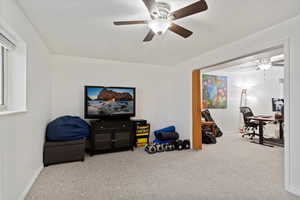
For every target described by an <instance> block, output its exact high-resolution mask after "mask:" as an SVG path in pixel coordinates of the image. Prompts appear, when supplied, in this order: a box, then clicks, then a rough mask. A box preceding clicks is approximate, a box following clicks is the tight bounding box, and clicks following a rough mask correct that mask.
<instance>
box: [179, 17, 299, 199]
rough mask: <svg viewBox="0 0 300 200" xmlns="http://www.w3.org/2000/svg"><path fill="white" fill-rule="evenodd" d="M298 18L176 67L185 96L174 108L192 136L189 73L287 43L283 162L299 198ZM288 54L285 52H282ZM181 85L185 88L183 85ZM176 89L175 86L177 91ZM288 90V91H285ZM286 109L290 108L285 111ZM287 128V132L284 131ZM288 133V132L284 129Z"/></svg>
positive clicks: (288, 179) (181, 125) (183, 95)
mask: <svg viewBox="0 0 300 200" xmlns="http://www.w3.org/2000/svg"><path fill="white" fill-rule="evenodd" d="M299 24H300V16H298V17H296V18H293V19H290V20H288V21H286V22H284V23H281V24H278V25H276V26H274V27H271V28H268V29H266V30H264V31H261V32H258V33H256V34H254V35H251V36H248V37H246V38H244V39H242V40H239V41H236V42H234V43H231V44H229V45H226V46H223V47H220V48H218V49H216V50H213V51H210V52H207V53H205V54H203V55H201V56H199V57H197V58H194V59H192V60H189V61H187V62H184V63H180V64H179V65H178V74H180V76H181V80H182V82H181V84H180V85H181V86H182V87H183V88H182V89H181V90H182V91H185V93H184V94H183V93H182V94H181V98H177V104H178V105H182V106H181V107H180V109H178V110H177V111H178V114H177V115H178V116H179V114H181V115H180V116H179V118H178V126H179V127H180V128H182V131H184V132H187V133H189V135H190V136H191V134H192V111H191V108H192V105H191V102H192V101H191V94H192V89H191V85H192V81H191V73H192V70H193V69H199V68H202V67H205V66H210V65H214V64H217V63H220V62H223V61H226V60H230V59H234V58H237V57H240V56H244V55H247V54H249V53H255V52H258V51H260V50H262V49H265V48H269V47H273V46H277V45H279V44H282V43H285V42H286V41H289V51H290V56H289V57H287V60H288V61H290V63H289V62H288V64H290V72H289V73H288V74H287V75H288V77H285V78H286V81H285V87H288V86H289V85H290V90H285V91H288V92H290V99H289V100H288V102H286V103H287V104H286V107H285V108H287V109H289V110H290V115H289V116H287V115H286V116H285V118H286V120H287V122H289V124H290V126H287V127H289V128H290V130H289V132H290V137H289V135H288V134H286V135H285V141H286V143H289V144H290V145H289V146H290V147H289V149H287V148H286V149H285V159H286V166H285V170H286V189H288V190H289V191H291V192H293V193H297V194H298V195H300V158H299V156H298V155H299V154H300V135H299V134H298V126H297V124H298V123H297V122H298V121H297V119H298V113H300V104H298V103H296V102H299V101H300V92H299V90H298V89H297V85H299V84H300V79H299V76H300V68H299V66H300V57H299V55H300V26H299ZM285 51H287V49H285ZM182 83H184V84H182ZM178 86H179V85H177V87H178ZM285 89H288V88H285ZM287 105H288V106H289V107H290V108H288V107H287ZM287 127H286V128H287ZM286 131H287V129H286Z"/></svg>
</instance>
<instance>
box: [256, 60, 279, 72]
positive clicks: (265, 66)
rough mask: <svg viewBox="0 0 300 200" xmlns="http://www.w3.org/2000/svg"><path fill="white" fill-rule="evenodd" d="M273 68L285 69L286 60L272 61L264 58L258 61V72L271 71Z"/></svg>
mask: <svg viewBox="0 0 300 200" xmlns="http://www.w3.org/2000/svg"><path fill="white" fill-rule="evenodd" d="M271 67H284V58H283V59H280V60H276V61H272V60H271V58H263V59H260V60H258V61H256V70H257V71H259V70H269V69H270V68H271Z"/></svg>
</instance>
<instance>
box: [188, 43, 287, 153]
mask: <svg viewBox="0 0 300 200" xmlns="http://www.w3.org/2000/svg"><path fill="white" fill-rule="evenodd" d="M285 58H288V57H287V56H285V49H284V46H283V45H280V46H276V47H272V48H268V49H265V50H262V51H259V52H256V53H252V54H249V55H245V56H243V57H239V58H236V59H232V60H229V61H226V62H222V63H218V64H215V65H212V66H208V67H204V68H201V69H196V70H194V71H193V75H192V77H193V81H192V83H193V89H192V92H193V98H192V100H193V102H192V105H193V116H192V117H193V146H194V149H195V150H201V149H202V148H203V145H202V128H201V127H202V123H203V119H202V115H201V111H203V110H204V109H207V108H210V109H209V110H212V112H213V113H214V114H215V115H217V119H216V121H217V122H218V121H220V119H221V121H222V118H223V124H221V128H222V129H225V131H228V130H229V127H231V130H230V131H236V132H241V134H242V133H243V131H245V127H243V126H242V123H243V122H242V121H243V119H242V116H241V113H240V107H241V106H247V104H250V105H249V106H250V107H251V106H254V107H256V108H254V109H256V110H259V113H269V114H272V115H273V114H274V116H275V110H274V108H271V106H273V105H272V104H274V101H275V100H276V99H277V100H278V101H281V100H283V99H285V104H286V106H285V107H284V109H283V110H282V112H279V111H277V112H276V113H277V114H283V113H288V99H289V98H288V95H289V94H288V93H284V90H286V88H288V85H285V86H284V77H288V73H289V69H288V60H287V59H285ZM236 71H239V72H241V73H239V74H238V73H236V74H235V76H234V80H233V82H234V83H233V84H229V85H228V87H230V88H229V92H231V93H230V94H224V95H225V96H224V99H225V102H223V104H224V105H214V103H216V102H212V99H207V98H210V97H211V96H212V97H215V98H219V103H220V99H221V100H222V98H221V97H220V95H219V96H218V95H217V94H215V95H211V96H209V97H208V96H207V95H210V94H203V93H204V91H207V90H203V83H204V84H205V83H207V82H205V81H204V82H203V80H202V79H203V75H205V76H206V78H207V76H209V75H211V76H214V75H215V76H216V75H218V73H219V75H222V73H223V74H231V77H230V78H231V79H232V74H234V73H235V72H236ZM214 72H215V74H214ZM220 73H221V74H220ZM277 75H278V76H277ZM220 77H222V76H220ZM224 77H225V79H226V78H227V77H226V76H224ZM251 77H252V80H251ZM253 77H254V79H253ZM208 78H209V77H208ZM212 78H215V77H212ZM270 79H272V80H270ZM275 79H276V80H275ZM208 81H210V80H208ZM226 81H227V80H226ZM270 81H273V83H274V84H272V82H270ZM226 83H227V82H226ZM230 83H232V80H231V81H230ZM226 87H227V86H226ZM255 88H256V89H255ZM206 89H207V88H206ZM223 89H224V88H223ZM225 89H228V88H225ZM264 89H265V90H266V91H269V92H268V93H264V92H263V90H264ZM251 90H252V91H251ZM220 91H221V90H220ZM226 92H227V93H228V91H226ZM250 92H251V93H250ZM243 93H244V95H243ZM237 94H239V95H237ZM266 94H269V96H268V95H266ZM228 95H229V96H228ZM203 96H204V98H203ZM232 96H234V98H233V97H232ZM243 96H244V97H243ZM258 96H260V98H259V99H260V103H256V104H255V101H258V100H259V99H258ZM224 99H223V100H224ZM262 100H263V101H262ZM273 100H274V101H273ZM283 101H284V100H283ZM259 107H260V108H259ZM233 110H234V111H233ZM228 111H229V112H228ZM230 112H231V113H230ZM272 112H274V113H272ZM234 113H235V114H234ZM222 114H223V115H222ZM228 114H230V115H231V119H228V118H226V117H225V115H227V116H228ZM261 115H263V114H261ZM232 116H233V117H232ZM232 118H234V120H232ZM224 119H227V121H228V122H225V121H226V120H224ZM224 124H226V125H224ZM282 124H283V123H282ZM284 124H285V127H284V128H283V126H280V128H279V129H280V130H281V132H280V130H279V131H278V127H277V128H276V129H277V132H276V135H277V136H278V135H281V137H282V139H283V136H282V132H283V131H282V130H283V129H285V132H286V134H285V135H286V138H287V136H288V126H289V124H288V123H284ZM224 126H225V127H224ZM273 129H274V127H273ZM279 132H280V133H279ZM286 141H287V140H286ZM282 145H283V143H282Z"/></svg>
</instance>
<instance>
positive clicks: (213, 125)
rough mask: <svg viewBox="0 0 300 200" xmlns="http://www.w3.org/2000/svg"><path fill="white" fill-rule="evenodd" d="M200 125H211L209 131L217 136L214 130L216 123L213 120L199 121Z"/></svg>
mask: <svg viewBox="0 0 300 200" xmlns="http://www.w3.org/2000/svg"><path fill="white" fill-rule="evenodd" d="M201 126H209V127H211V131H212V134H213V136H217V132H216V124H215V122H203V121H202V122H201Z"/></svg>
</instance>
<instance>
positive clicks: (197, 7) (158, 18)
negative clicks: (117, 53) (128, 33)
mask: <svg viewBox="0 0 300 200" xmlns="http://www.w3.org/2000/svg"><path fill="white" fill-rule="evenodd" d="M143 2H144V4H145V5H146V7H147V8H148V11H149V14H150V17H151V20H139V21H116V22H114V25H136V24H147V25H148V27H149V29H150V31H149V33H148V34H147V36H146V37H145V39H144V42H149V41H151V40H152V39H153V37H154V36H155V35H162V34H164V33H165V32H166V31H167V30H170V31H172V32H174V33H176V34H178V35H180V36H182V37H183V38H188V37H190V36H191V35H192V34H193V32H192V31H190V30H187V29H186V28H183V27H182V26H179V25H177V24H174V23H173V21H175V20H177V19H181V18H184V17H187V16H190V15H193V14H196V13H199V12H203V11H205V10H207V9H208V6H207V3H206V2H205V0H200V1H197V2H196V3H193V4H191V5H189V6H186V7H184V8H181V9H179V10H177V11H174V12H171V11H170V10H171V7H170V5H169V4H168V3H164V2H156V1H155V0H143Z"/></svg>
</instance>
